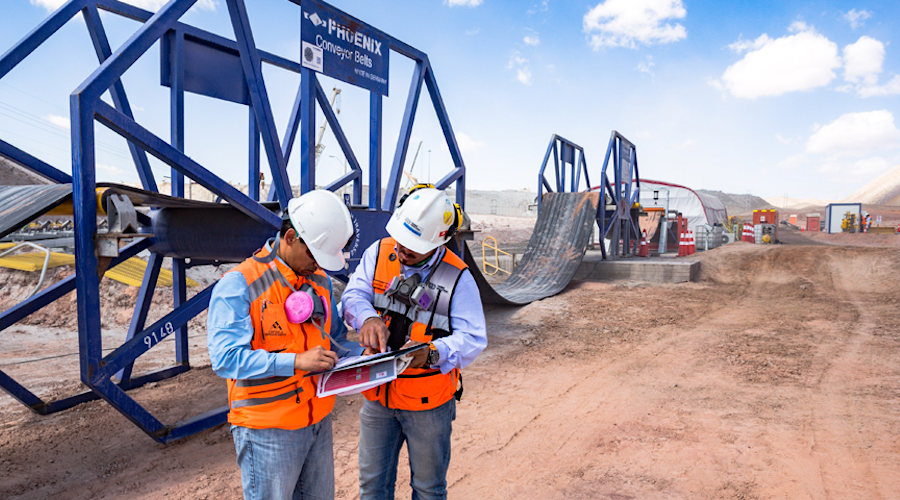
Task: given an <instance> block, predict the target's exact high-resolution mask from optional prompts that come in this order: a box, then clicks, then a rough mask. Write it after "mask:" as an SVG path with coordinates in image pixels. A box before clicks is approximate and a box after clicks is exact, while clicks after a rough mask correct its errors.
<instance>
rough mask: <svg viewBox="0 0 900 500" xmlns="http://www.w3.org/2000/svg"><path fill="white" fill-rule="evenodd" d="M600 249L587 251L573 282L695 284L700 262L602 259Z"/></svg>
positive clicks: (672, 258)
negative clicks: (628, 281) (693, 282)
mask: <svg viewBox="0 0 900 500" xmlns="http://www.w3.org/2000/svg"><path fill="white" fill-rule="evenodd" d="M601 257H602V254H601V253H600V251H599V250H588V252H587V253H586V254H585V256H584V260H582V261H581V265H580V266H579V267H578V271H577V272H576V273H575V276H574V277H572V279H573V280H580V281H618V280H634V281H649V282H652V283H684V282H687V281H697V280H698V279H699V276H700V262H699V261H697V260H689V259H688V260H686V259H684V258H677V259H676V258H674V257H648V258H638V257H633V258H628V259H618V260H608V261H604V260H601Z"/></svg>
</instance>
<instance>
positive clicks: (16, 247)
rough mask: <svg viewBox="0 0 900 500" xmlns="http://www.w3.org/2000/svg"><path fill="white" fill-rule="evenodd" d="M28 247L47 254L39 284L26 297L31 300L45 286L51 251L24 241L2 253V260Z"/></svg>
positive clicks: (0, 256)
mask: <svg viewBox="0 0 900 500" xmlns="http://www.w3.org/2000/svg"><path fill="white" fill-rule="evenodd" d="M26 246H28V247H33V248H36V249H38V250H40V251H42V252H44V254H45V255H44V268H43V269H41V279H39V280H38V284H37V286H36V287H34V290H32V291H31V293H29V294H28V296H27V297H25V298H26V299H27V298H30V297H31V296H32V295H34V294H36V293H37V292H38V290H40V289H41V285H43V284H44V277H46V276H47V267H48V266H49V265H50V250H49V249H47V248H44V247H42V246H40V245H35V244H34V243H30V242H28V241H23V242H21V243H19V244H18V245H16V246H14V247H12V248H10V249H8V250H6V251H5V252H3V253H0V258H3V257H6V256H7V255H9V254H11V253H13V252H15V251H16V250H18V249H20V248H22V247H26Z"/></svg>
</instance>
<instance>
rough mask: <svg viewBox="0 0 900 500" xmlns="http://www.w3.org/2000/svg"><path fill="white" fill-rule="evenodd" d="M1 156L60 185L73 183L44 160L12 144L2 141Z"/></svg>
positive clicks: (0, 143) (67, 176)
mask: <svg viewBox="0 0 900 500" xmlns="http://www.w3.org/2000/svg"><path fill="white" fill-rule="evenodd" d="M0 154H2V155H4V156H6V157H8V158H10V159H12V160H13V161H15V162H16V163H20V164H22V165H24V166H25V167H27V168H28V169H29V170H31V171H32V172H34V173H36V174H38V175H40V176H41V177H44V178H46V179H49V180H51V181H53V182H56V183H58V184H69V183H71V182H72V176H71V175H69V174H67V173H65V172H63V171H61V170H59V169H57V168H56V167H53V166H50V164H48V163H44V162H43V161H42V160H39V159H38V158H35V157H34V156H32V155H30V154H28V153H26V152H24V151H22V150H21V149H19V148H17V147H15V146H13V145H12V144H10V143H8V142H6V141H4V140H2V139H0Z"/></svg>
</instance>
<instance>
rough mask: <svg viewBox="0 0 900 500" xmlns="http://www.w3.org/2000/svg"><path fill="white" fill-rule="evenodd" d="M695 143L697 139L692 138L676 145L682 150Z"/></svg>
mask: <svg viewBox="0 0 900 500" xmlns="http://www.w3.org/2000/svg"><path fill="white" fill-rule="evenodd" d="M696 145H697V141H696V140H694V139H688V140H686V141H684V142H682V143H681V144H679V145H678V149H681V150H684V149H688V148H691V147H694V146H696Z"/></svg>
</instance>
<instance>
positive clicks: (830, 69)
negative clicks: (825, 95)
mask: <svg viewBox="0 0 900 500" xmlns="http://www.w3.org/2000/svg"><path fill="white" fill-rule="evenodd" d="M791 30H796V31H799V32H797V33H796V34H794V35H787V36H783V37H781V38H777V39H774V40H773V39H770V38H768V37H767V36H766V35H763V36H761V37H759V38H757V39H756V40H755V41H754V42H752V43H751V44H747V43H744V44H742V43H741V42H736V43H735V44H732V45H731V47H733V48H734V49H735V50H737V49H741V50H750V52H748V53H747V55H746V56H744V58H743V59H741V60H740V61H738V62H736V63H734V64H733V65H731V66H729V67H728V69H726V70H725V73H724V74H723V75H722V83H721V85H722V86H723V87H724V88H725V89H727V90H728V91H729V92H731V94H732V95H734V96H735V97H742V98H746V99H755V98H757V97H762V96H778V95H782V94H785V93H787V92H796V91H804V90H810V89H814V88H816V87H822V86H824V85H827V84H828V83H829V82H831V80H833V79H834V78H835V76H836V75H835V73H834V70H835V69H836V68H839V67H841V58H840V57H839V56H838V47H837V44H835V43H834V42H832V41H830V40H828V39H827V38H825V37H824V36H822V35H820V34H818V33H816V32H815V30H814V29H812V28H810V27H808V26H806V24H804V23H802V22H795V23H794V24H792V25H791ZM756 47H758V48H756Z"/></svg>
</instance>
